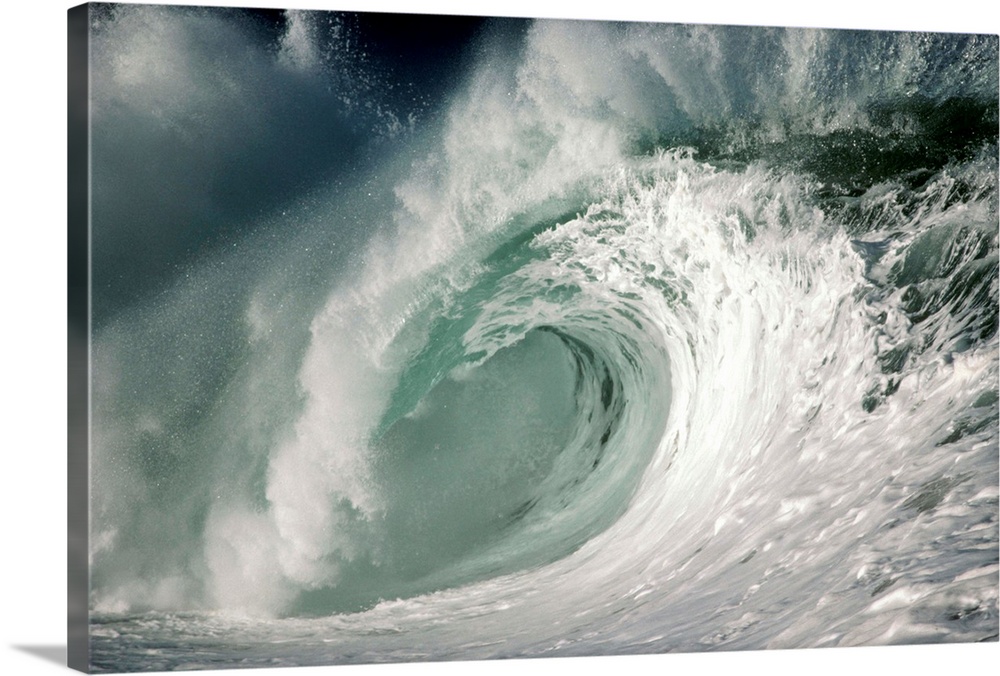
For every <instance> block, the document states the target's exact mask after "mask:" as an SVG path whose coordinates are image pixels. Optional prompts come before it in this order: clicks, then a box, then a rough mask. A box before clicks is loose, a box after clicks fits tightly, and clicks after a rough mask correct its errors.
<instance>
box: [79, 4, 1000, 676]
mask: <svg viewBox="0 0 1000 676" xmlns="http://www.w3.org/2000/svg"><path fill="white" fill-rule="evenodd" d="M400 20H402V19H399V18H398V17H395V18H394V17H392V16H388V17H381V18H378V17H374V16H366V15H348V14H325V13H310V12H285V13H278V12H242V11H238V10H207V9H192V8H177V7H141V6H128V7H116V6H105V7H102V8H100V9H99V11H97V13H96V14H95V21H94V24H93V25H94V28H93V41H92V52H93V64H92V80H93V96H94V101H93V106H92V110H93V120H94V122H93V167H94V189H93V194H94V232H93V247H94V261H95V267H94V273H93V279H94V281H93V284H94V290H93V294H94V306H95V316H94V336H93V341H94V342H93V372H94V382H93V413H92V416H93V457H92V467H91V472H92V484H93V498H92V533H91V545H92V546H91V565H92V571H91V579H92V593H91V615H92V625H91V635H92V647H93V666H94V668H95V669H97V670H104V671H122V670H125V671H129V670H145V669H154V670H161V669H173V668H179V667H184V668H196V667H199V666H200V667H206V668H210V667H217V666H234V665H236V664H239V665H244V666H248V665H266V666H281V665H294V664H329V663H335V662H371V661H394V660H406V659H476V658H494V657H524V656H536V655H586V654H620V653H637V652H642V653H648V652H663V651H700V650H722V649H759V648H786V647H787V648H791V647H818V646H848V645H865V644H868V645H870V644H893V643H926V642H960V641H962V642H964V641H982V640H996V638H997V635H998V609H997V596H998V589H997V567H998V556H997V547H998V526H997V523H998V506H997V505H998V502H997V499H998V492H997V485H998V452H997V448H998V391H997V382H998V378H1000V370H998V364H1000V359H998V357H1000V354H998V343H997V340H998V338H997V326H998V298H1000V293H998V274H997V273H998V259H997V249H998V242H997V218H998V217H997V119H998V116H997V96H998V92H997V79H998V68H997V58H998V57H997V37H996V36H983V35H971V36H969V35H946V34H929V33H927V34H917V33H886V32H856V31H826V30H807V29H765V28H733V27H722V26H711V27H709V26H680V25H651V24H611V23H597V22H579V21H554V20H539V21H533V22H528V21H520V20H494V21H475V20H457V19H452V20H447V21H446V20H444V19H440V18H438V19H431V20H427V19H425V20H422V21H423V23H422V24H421V26H423V27H424V28H426V29H427V30H426V34H427V35H428V39H429V40H430V39H431V38H434V40H433V42H434V44H436V45H438V46H439V51H440V50H443V51H440V53H438V52H434V51H433V50H431V49H430V48H428V47H427V46H426V45H424V44H422V43H420V41H419V40H416V39H414V38H412V37H409V38H406V40H404V41H402V42H401V40H402V38H401V37H400V32H399V31H398V29H397V28H394V27H397V26H398V23H397V22H398V21H400ZM407 20H408V19H407ZM432 26H436V27H437V28H438V32H437V33H434V32H432V31H430V27H432ZM389 47H393V49H390V48H389ZM400 54H402V56H400ZM442 74H446V75H447V77H443V76H442ZM442 82H444V83H445V84H442Z"/></svg>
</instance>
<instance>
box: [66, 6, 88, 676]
mask: <svg viewBox="0 0 1000 676" xmlns="http://www.w3.org/2000/svg"><path fill="white" fill-rule="evenodd" d="M89 25H90V5H89V4H84V5H78V6H76V7H72V8H70V9H69V10H67V29H68V30H67V168H68V174H67V329H68V336H67V348H68V351H67V370H68V373H67V387H68V389H67V394H68V396H67V400H68V401H67V460H68V464H67V489H68V492H67V538H68V543H67V567H66V570H67V597H68V599H67V600H68V604H67V607H68V613H67V650H66V662H67V666H68V667H70V668H71V669H76V670H78V671H83V672H87V671H89V667H90V640H89V628H88V624H89V613H88V596H89V588H90V574H89V567H88V562H89V561H88V560H89V554H88V552H89V541H90V485H89V484H90V462H89V459H90V288H89V286H90V147H89V146H90V142H89V141H90V58H89V56H90V40H89Z"/></svg>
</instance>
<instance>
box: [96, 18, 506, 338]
mask: <svg viewBox="0 0 1000 676" xmlns="http://www.w3.org/2000/svg"><path fill="white" fill-rule="evenodd" d="M112 7H113V6H109V5H106V6H104V7H103V8H99V10H98V11H100V12H102V13H101V16H102V17H103V18H104V19H105V23H104V25H103V26H101V27H99V28H98V29H96V34H97V35H98V38H99V39H98V41H97V43H96V44H97V48H96V49H95V56H94V59H93V62H92V66H91V70H92V73H93V82H94V85H93V87H92V92H91V94H92V97H93V100H94V102H95V106H94V114H93V118H92V129H93V135H92V138H93V155H92V157H93V164H92V166H93V171H92V175H93V185H94V189H93V195H94V197H93V217H94V220H93V223H94V227H93V302H94V318H95V324H97V325H100V324H101V323H102V322H103V321H104V320H106V319H110V318H112V317H113V316H115V315H116V314H117V313H118V312H119V311H121V310H123V309H126V308H128V307H129V306H131V305H133V304H135V303H137V302H141V301H142V300H143V298H145V297H147V296H149V295H150V294H153V293H156V292H158V291H159V290H161V289H164V288H166V287H168V286H169V285H170V284H171V283H172V281H173V279H174V278H175V277H176V276H177V275H178V274H180V273H181V272H182V271H183V270H184V269H185V267H186V266H188V265H190V264H191V263H192V261H195V260H197V259H198V258H199V257H201V256H204V255H205V254H206V253H210V252H211V251H212V250H214V249H217V248H219V247H220V246H223V245H229V242H230V240H232V238H233V237H241V236H243V235H244V234H245V233H247V232H249V231H251V230H253V229H255V228H260V227H262V226H261V224H262V223H272V225H271V226H269V227H278V226H274V225H273V223H274V222H275V219H273V218H268V216H269V215H273V214H275V213H280V211H281V210H282V208H283V206H284V205H287V204H290V203H292V202H293V201H294V200H296V199H297V198H299V197H301V196H302V195H304V194H307V193H308V192H309V191H311V190H314V189H316V188H318V187H321V186H329V185H336V184H338V182H339V180H340V179H341V178H343V177H356V176H358V175H359V174H361V173H363V172H365V171H369V170H370V165H371V162H372V159H373V157H375V156H377V155H378V154H380V153H381V154H383V155H384V153H385V152H387V149H388V151H389V152H391V151H392V145H391V144H387V142H386V141H385V139H382V138H379V132H378V129H382V128H384V127H385V126H386V119H387V118H386V117H385V111H390V114H391V115H395V116H396V117H398V118H399V119H400V120H402V121H406V120H408V116H409V114H410V113H413V114H415V115H416V117H417V119H418V120H420V121H422V122H426V121H427V120H428V119H432V118H433V117H434V116H435V114H436V113H437V112H438V111H440V110H442V109H443V107H444V106H445V105H446V102H447V94H448V92H449V90H450V88H453V87H455V86H456V83H458V82H461V80H462V79H463V75H464V73H465V72H466V71H467V69H468V68H469V66H470V64H471V60H472V58H473V57H474V55H475V45H476V44H477V42H476V40H477V36H479V35H480V34H481V33H482V32H483V31H484V30H485V29H486V22H487V20H485V19H482V18H478V17H443V16H432V15H399V14H385V13H351V14H341V15H340V21H339V22H338V25H339V26H340V27H341V28H346V33H342V35H343V34H346V35H347V36H348V39H349V41H350V43H351V47H350V49H349V50H345V51H344V52H343V54H341V55H340V57H339V60H337V61H335V62H334V63H333V65H330V64H327V68H326V69H325V70H324V71H323V72H321V73H315V72H314V73H307V74H302V73H294V72H293V73H289V72H288V71H287V70H286V69H282V67H281V64H280V63H279V59H278V58H277V53H278V50H279V45H280V39H281V36H282V34H283V32H284V30H285V28H286V25H285V24H286V19H285V16H284V14H283V12H282V11H279V10H240V9H234V8H185V7H171V6H160V7H156V8H148V9H147V8H143V7H141V6H138V7H131V8H130V9H129V11H128V12H127V13H123V14H122V15H120V16H118V17H117V18H113V19H111V20H107V19H108V18H109V17H114V16H115V15H114V14H113V13H111V14H108V13H106V10H108V9H109V8H112ZM508 21H510V22H514V23H520V22H519V20H508ZM318 25H323V23H322V22H318ZM319 42H320V43H322V44H321V47H323V48H325V47H327V46H328V45H327V41H325V40H323V39H322V38H321V39H320V40H319ZM121 64H128V65H129V67H134V68H135V73H131V72H126V73H125V76H123V75H122V73H121V72H120V71H121ZM143 69H145V70H143ZM348 99H349V100H351V101H352V104H350V105H347V104H345V100H348ZM398 142H399V141H398V139H397V140H394V141H393V143H398Z"/></svg>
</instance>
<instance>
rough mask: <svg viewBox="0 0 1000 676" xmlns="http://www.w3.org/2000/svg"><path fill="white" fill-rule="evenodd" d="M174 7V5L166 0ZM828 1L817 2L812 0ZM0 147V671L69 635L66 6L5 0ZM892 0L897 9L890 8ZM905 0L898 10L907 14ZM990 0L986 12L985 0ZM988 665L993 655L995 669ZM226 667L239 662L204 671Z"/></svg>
mask: <svg viewBox="0 0 1000 676" xmlns="http://www.w3.org/2000/svg"><path fill="white" fill-rule="evenodd" d="M169 4H176V3H175V2H170V3H169ZM210 4H217V5H243V6H257V7H275V6H282V5H285V4H292V5H293V6H295V7H298V8H304V9H344V10H378V11H404V10H405V11H421V12H428V13H467V14H478V15H506V16H544V17H574V18H605V19H641V20H658V21H671V22H692V23H728V24H754V25H793V26H818V27H835V28H882V29H897V30H943V31H952V32H978V33H997V32H998V28H997V25H998V24H997V16H998V10H997V9H996V8H995V3H993V2H990V0H930V1H929V2H928V1H923V2H919V1H916V0H911V1H910V2H886V1H884V0H883V1H882V2H879V1H878V0H868V1H864V0H820V1H819V2H805V3H796V4H795V5H791V4H789V5H788V6H785V4H784V3H783V2H775V1H774V0H760V2H757V3H753V2H736V1H732V0H697V1H694V2H691V1H688V2H680V3H671V2H665V1H663V0H606V1H605V2H602V3H598V2H593V1H592V0H585V1H581V2H574V3H571V2H566V1H565V0H562V1H559V0H468V1H466V2H459V1H458V0H411V2H409V3H405V2H401V1H400V0H370V1H369V2H367V3H365V2H362V1H361V0H342V1H337V0H302V1H300V2H298V1H297V2H289V3H285V2H282V1H281V0H274V1H271V2H259V1H254V0H244V1H243V2H232V1H231V0H229V1H224V0H223V1H219V0H215V1H214V2H211V3H210ZM820 5H822V6H820ZM6 6H7V8H8V9H7V10H6V12H7V19H6V20H5V23H4V25H3V34H4V40H3V42H2V43H0V49H2V57H3V58H2V60H0V64H2V66H0V67H2V68H3V79H2V80H0V91H2V92H3V96H2V99H0V100H2V103H0V114H2V115H3V126H2V127H0V129H2V134H3V135H2V139H3V145H2V146H0V171H2V172H3V174H2V176H0V197H2V211H0V214H2V216H0V228H2V230H0V233H2V236H0V294H2V295H0V317H2V322H0V398H2V399H0V411H2V413H0V422H2V430H3V433H2V436H0V439H2V441H0V453H2V458H3V462H2V464H0V482H2V487H0V497H2V500H3V504H2V507H3V512H2V513H3V522H2V523H3V530H2V531H0V532H2V535H0V561H2V563H0V565H2V567H3V568H2V571H0V584H2V588H0V622H2V627H3V633H2V637H0V674H3V675H13V676H22V675H23V676H32V675H34V674H52V673H60V672H62V671H63V670H64V669H65V667H64V666H62V664H63V663H64V662H63V660H64V658H63V657H62V653H61V650H63V649H64V648H65V644H66V631H65V625H66V620H65V617H66V600H65V599H66V582H65V580H66V565H65V558H66V525H65V524H66V518H65V514H66V496H65V487H66V469H65V467H66V459H65V447H66V446H65V438H66V422H65V420H66V404H65V401H66V386H65V381H66V356H65V355H66V323H65V317H66V301H65V298H66V290H65V285H66V273H65V269H66V218H65V213H66V197H65V195H66V179H65V176H66V162H65V155H66V150H65V149H66V131H65V130H66V94H65V92H66V10H67V9H68V8H69V7H70V6H72V2H58V1H54V0H37V1H36V2H23V3H18V4H14V3H10V4H7V5H6ZM890 7H896V8H897V9H895V10H893V9H890ZM899 7H906V9H905V13H902V12H901V10H900V9H898V8H899ZM988 8H989V9H988ZM991 664H992V665H993V667H989V665H991ZM997 664H1000V644H998V643H995V642H994V643H990V644H986V645H971V646H970V645H964V646H916V647H905V648H853V649H836V650H814V651H780V652H779V651H770V652H755V653H713V654H703V655H659V656H649V657H628V658H588V659H548V660H533V661H523V660H521V661H513V662H511V661H508V662H480V663H452V664H445V665H441V664H432V665H427V664H424V665H392V666H377V667H371V666H361V667H315V668H310V669H308V670H298V669H296V670H292V669H273V670H261V671H257V672H254V673H260V674H261V676H264V675H265V674H267V675H268V676H271V675H275V676H305V675H306V674H337V675H338V676H352V675H355V674H357V675H363V676H393V675H397V676H417V675H421V676H423V675H426V674H444V675H445V676H447V675H449V674H467V673H473V674H482V675H488V674H513V673H517V674H526V675H528V676H530V675H532V674H542V673H545V674H569V673H574V674H575V673H578V672H579V671H580V670H582V671H583V672H584V673H585V674H589V673H601V674H603V673H605V672H607V671H609V670H610V671H627V672H629V673H630V674H633V673H634V674H640V675H642V674H653V673H657V674H659V673H663V672H667V673H682V674H683V673H690V672H697V673H700V674H730V673H738V674H758V673H761V674H763V673H767V674H769V675H770V674H777V675H780V674H800V673H810V674H820V675H823V674H838V675H839V674H845V673H847V674H852V675H853V674H906V675H907V676H910V675H921V674H948V673H958V674H978V673H981V672H983V671H987V672H988V671H992V670H993V669H995V667H996V665H997ZM201 673H218V674H221V673H230V674H233V673H234V672H232V671H230V672H201Z"/></svg>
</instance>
